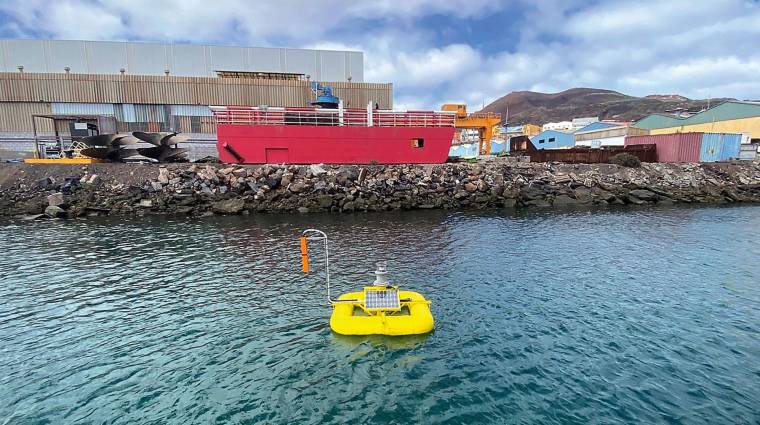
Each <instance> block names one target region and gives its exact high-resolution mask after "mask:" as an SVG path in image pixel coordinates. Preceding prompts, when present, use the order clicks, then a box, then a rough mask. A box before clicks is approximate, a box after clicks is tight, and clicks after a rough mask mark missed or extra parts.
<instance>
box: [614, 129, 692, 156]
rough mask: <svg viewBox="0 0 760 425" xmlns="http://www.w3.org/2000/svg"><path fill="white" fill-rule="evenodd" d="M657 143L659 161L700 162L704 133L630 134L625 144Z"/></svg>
mask: <svg viewBox="0 0 760 425" xmlns="http://www.w3.org/2000/svg"><path fill="white" fill-rule="evenodd" d="M633 145H656V146H657V161H658V162H699V153H700V147H701V146H702V133H673V134H660V135H656V136H628V137H626V138H625V146H633Z"/></svg>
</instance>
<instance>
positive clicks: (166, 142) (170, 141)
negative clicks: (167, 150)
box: [161, 133, 190, 146]
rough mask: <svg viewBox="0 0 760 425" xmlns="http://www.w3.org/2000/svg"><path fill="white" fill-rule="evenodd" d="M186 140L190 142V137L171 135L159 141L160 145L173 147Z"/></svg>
mask: <svg viewBox="0 0 760 425" xmlns="http://www.w3.org/2000/svg"><path fill="white" fill-rule="evenodd" d="M188 140H190V137H188V136H185V135H184V134H177V133H171V134H169V135H167V136H164V137H163V138H162V139H161V145H163V146H173V145H177V144H178V143H185V142H187V141H188Z"/></svg>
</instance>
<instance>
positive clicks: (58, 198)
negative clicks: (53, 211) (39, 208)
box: [47, 192, 66, 207]
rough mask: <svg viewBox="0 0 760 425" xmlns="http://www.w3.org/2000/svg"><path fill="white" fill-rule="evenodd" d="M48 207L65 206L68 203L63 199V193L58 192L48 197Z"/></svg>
mask: <svg viewBox="0 0 760 425" xmlns="http://www.w3.org/2000/svg"><path fill="white" fill-rule="evenodd" d="M47 201H48V206H51V207H59V206H61V205H63V204H64V203H65V202H66V201H65V200H64V199H63V193H61V192H57V193H54V194H52V195H48V197H47Z"/></svg>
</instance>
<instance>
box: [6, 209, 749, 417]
mask: <svg viewBox="0 0 760 425" xmlns="http://www.w3.org/2000/svg"><path fill="white" fill-rule="evenodd" d="M758 211H760V209H758V207H739V208H700V209H695V208H668V209H648V210H627V211H616V210H609V211H605V210H598V211H568V212H566V213H543V212H529V213H522V212H521V213H515V214H497V213H482V214H476V213H447V212H435V211H433V212H410V213H398V214H396V213H388V214H359V215H349V216H345V215H341V216H335V215H309V216H288V215H284V216H283V215H278V216H275V215H272V216H259V217H232V218H210V219H206V220H199V219H187V220H167V219H165V218H150V217H146V218H136V219H131V220H119V219H99V220H87V221H79V220H77V221H56V222H49V223H46V227H45V228H44V229H41V228H40V227H39V226H38V225H37V224H36V223H26V222H23V223H22V222H3V223H0V244H2V246H3V247H4V251H5V252H4V255H3V256H0V299H1V300H2V303H0V357H2V360H3V361H2V362H0V418H3V421H4V422H3V423H37V422H40V423H42V422H49V423H103V422H108V423H146V422H151V421H152V422H154V423H206V422H217V423H240V422H248V423H255V422H265V423H294V422H302V423H331V422H332V423H345V422H355V423H365V422H379V423H409V422H430V423H440V422H447V421H448V422H451V423H494V422H496V423H500V422H521V423H531V422H555V423H566V422H576V423H631V422H644V423H651V422H689V423H728V422H730V423H752V422H757V421H758V420H760V417H759V416H758V413H757V406H758V405H760V392H758V391H757V388H758V382H760V288H758V282H760V262H758V261H757V258H758V256H760V244H758V241H760V214H758ZM306 227H318V228H321V229H323V230H325V231H326V232H327V233H328V234H329V235H330V236H331V252H332V253H333V256H332V257H331V264H332V271H333V276H332V277H333V280H334V282H335V285H336V286H337V288H338V289H337V290H347V289H349V288H355V287H356V286H358V285H360V284H361V283H362V282H366V281H368V280H370V279H371V274H370V273H369V271H371V270H372V269H373V263H374V261H375V260H376V259H385V260H387V261H388V263H389V266H390V268H391V271H392V276H393V277H394V278H395V279H396V280H397V281H398V282H403V283H407V284H408V285H409V286H411V287H412V288H415V289H418V290H421V291H422V292H424V293H425V294H426V295H427V296H428V297H430V298H431V299H432V300H433V301H434V304H433V312H434V314H435V316H436V320H437V324H436V331H435V333H433V334H431V335H427V336H420V337H405V338H388V337H381V336H374V337H341V336H338V335H333V334H332V333H331V332H330V330H329V327H328V324H327V321H328V315H329V309H328V308H327V307H326V306H325V305H324V295H325V294H324V288H323V285H322V282H321V277H320V275H319V274H318V273H316V274H313V275H310V276H308V277H306V276H303V275H302V274H301V273H300V270H299V269H300V265H299V253H298V248H297V241H296V236H297V234H298V232H299V231H300V230H301V229H303V228H306ZM313 262H314V268H315V270H319V269H320V266H321V259H320V258H319V257H318V256H314V258H313Z"/></svg>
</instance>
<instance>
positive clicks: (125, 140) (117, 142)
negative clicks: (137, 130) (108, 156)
mask: <svg viewBox="0 0 760 425" xmlns="http://www.w3.org/2000/svg"><path fill="white" fill-rule="evenodd" d="M138 143H140V140H139V139H138V138H137V137H134V136H131V135H129V134H120V135H119V137H118V138H116V139H114V140H113V141H112V142H111V146H125V145H136V144H138Z"/></svg>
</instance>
